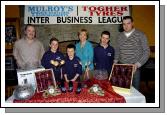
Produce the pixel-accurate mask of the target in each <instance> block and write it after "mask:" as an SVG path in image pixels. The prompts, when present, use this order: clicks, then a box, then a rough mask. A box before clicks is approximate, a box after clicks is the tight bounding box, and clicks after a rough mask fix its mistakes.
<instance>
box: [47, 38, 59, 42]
mask: <svg viewBox="0 0 167 115" xmlns="http://www.w3.org/2000/svg"><path fill="white" fill-rule="evenodd" d="M52 41H57V42H59V40H58V39H57V38H55V37H53V38H51V39H50V42H49V43H50V44H51V43H52Z"/></svg>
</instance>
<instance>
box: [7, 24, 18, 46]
mask: <svg viewBox="0 0 167 115" xmlns="http://www.w3.org/2000/svg"><path fill="white" fill-rule="evenodd" d="M14 41H16V27H15V26H14V25H6V26H5V43H12V42H14Z"/></svg>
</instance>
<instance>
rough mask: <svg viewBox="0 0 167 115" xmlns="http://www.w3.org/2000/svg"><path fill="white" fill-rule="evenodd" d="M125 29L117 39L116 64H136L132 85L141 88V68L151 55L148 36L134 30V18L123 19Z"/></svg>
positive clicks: (126, 17)
mask: <svg viewBox="0 0 167 115" xmlns="http://www.w3.org/2000/svg"><path fill="white" fill-rule="evenodd" d="M122 24H123V29H124V31H123V32H121V33H120V34H119V35H118V37H117V42H116V48H115V59H114V63H122V64H134V67H135V69H134V75H133V81H132V85H133V86H134V87H135V88H136V89H138V90H139V88H140V67H141V66H142V65H144V64H145V63H146V61H147V60H148V58H149V55H150V49H149V46H148V43H147V37H146V35H145V34H144V33H143V32H141V31H139V30H137V29H135V28H134V26H133V25H134V23H133V18H132V17H131V16H125V17H124V18H123V23H122Z"/></svg>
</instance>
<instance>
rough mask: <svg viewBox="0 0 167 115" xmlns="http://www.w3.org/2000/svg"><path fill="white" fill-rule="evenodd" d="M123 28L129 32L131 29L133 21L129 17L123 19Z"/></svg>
mask: <svg viewBox="0 0 167 115" xmlns="http://www.w3.org/2000/svg"><path fill="white" fill-rule="evenodd" d="M123 29H124V31H125V32H130V31H131V30H132V29H133V22H132V20H131V19H125V20H123Z"/></svg>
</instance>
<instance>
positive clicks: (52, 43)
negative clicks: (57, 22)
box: [50, 40, 59, 52]
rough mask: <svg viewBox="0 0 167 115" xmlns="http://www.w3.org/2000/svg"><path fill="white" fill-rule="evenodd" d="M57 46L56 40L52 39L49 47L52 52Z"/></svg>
mask: <svg viewBox="0 0 167 115" xmlns="http://www.w3.org/2000/svg"><path fill="white" fill-rule="evenodd" d="M58 47H59V44H58V41H55V40H53V41H52V42H51V44H50V48H51V51H52V52H56V51H57V49H58Z"/></svg>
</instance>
